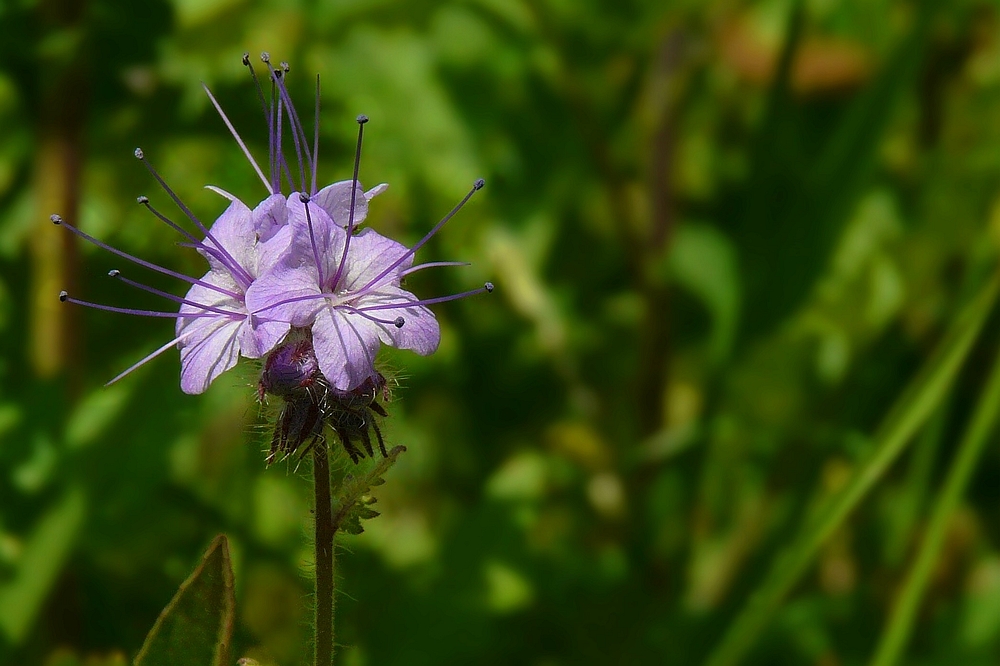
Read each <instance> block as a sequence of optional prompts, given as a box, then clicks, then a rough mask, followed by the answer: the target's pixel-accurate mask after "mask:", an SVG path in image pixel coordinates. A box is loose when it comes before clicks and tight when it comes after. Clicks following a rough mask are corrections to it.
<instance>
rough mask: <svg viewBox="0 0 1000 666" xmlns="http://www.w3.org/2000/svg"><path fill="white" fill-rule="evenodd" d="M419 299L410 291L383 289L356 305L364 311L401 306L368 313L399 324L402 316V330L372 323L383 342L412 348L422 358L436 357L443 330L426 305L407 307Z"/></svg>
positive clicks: (396, 288)
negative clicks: (375, 307) (373, 308)
mask: <svg viewBox="0 0 1000 666" xmlns="http://www.w3.org/2000/svg"><path fill="white" fill-rule="evenodd" d="M415 300H417V297H416V296H414V295H413V294H411V293H410V292H408V291H405V290H403V289H400V288H398V287H383V288H382V289H381V290H380V291H378V292H375V293H371V294H367V295H365V296H363V297H361V298H359V299H358V300H357V301H356V302H355V303H354V304H353V305H354V307H356V308H358V309H360V310H364V308H366V307H372V306H382V305H389V304H395V303H398V304H400V307H398V308H387V309H385V310H372V311H371V312H367V313H366V314H368V315H371V316H374V317H377V318H379V319H383V320H386V321H395V319H396V317H402V318H403V321H404V323H403V326H402V327H400V328H397V327H396V326H394V325H393V324H378V323H375V322H372V323H373V324H374V325H375V326H376V328H378V332H379V339H380V340H381V341H382V342H383V344H386V345H389V346H390V347H398V348H399V349H409V350H411V351H415V352H416V353H418V354H420V355H421V356H427V355H429V354H433V353H434V352H435V351H436V350H437V348H438V344H440V342H441V327H440V326H439V325H438V321H437V319H436V318H435V317H434V313H433V312H431V311H430V310H428V309H427V308H425V307H424V306H422V305H406V303H407V301H415ZM345 313H346V314H347V315H348V316H351V317H353V318H360V317H361V315H359V314H351V313H350V311H345Z"/></svg>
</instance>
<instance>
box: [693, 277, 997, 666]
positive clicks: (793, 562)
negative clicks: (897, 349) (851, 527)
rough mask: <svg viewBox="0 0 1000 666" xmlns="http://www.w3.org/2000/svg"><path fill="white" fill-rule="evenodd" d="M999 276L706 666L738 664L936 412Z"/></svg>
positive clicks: (956, 327)
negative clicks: (871, 451)
mask: <svg viewBox="0 0 1000 666" xmlns="http://www.w3.org/2000/svg"><path fill="white" fill-rule="evenodd" d="M998 285H1000V282H998V279H997V278H993V279H992V280H991V281H990V282H989V284H987V286H986V287H985V288H984V289H983V290H982V292H980V293H979V294H978V295H977V296H976V298H975V299H974V300H973V301H972V302H971V303H970V304H969V306H968V307H967V308H966V310H965V311H964V312H963V313H962V315H961V316H960V317H959V318H958V319H957V321H956V323H955V325H954V327H953V328H952V330H951V331H949V333H948V335H947V337H946V338H945V340H944V341H942V343H941V344H940V345H939V347H938V349H937V350H936V352H935V353H934V355H933V356H932V357H931V358H930V359H929V360H928V361H927V363H926V365H925V366H924V367H923V368H922V369H921V372H920V374H919V375H918V376H917V377H916V379H914V381H913V382H912V383H911V384H910V386H909V387H908V389H907V390H906V391H905V392H904V394H903V395H902V396H901V398H900V399H899V400H898V401H897V403H896V405H895V406H894V407H893V409H892V410H891V411H890V413H889V415H888V416H887V417H886V420H885V422H884V424H883V426H882V427H881V428H880V429H879V432H878V433H877V434H876V438H875V454H874V455H873V456H872V457H871V458H870V459H869V460H868V461H867V462H866V463H865V464H864V466H862V467H861V468H860V469H859V470H858V471H857V473H856V474H855V475H854V477H853V478H852V479H851V481H850V483H848V484H847V486H846V487H845V488H844V489H843V490H842V491H841V492H840V493H839V494H838V495H837V496H836V497H834V498H833V499H832V501H831V502H829V503H828V504H827V506H826V509H825V510H824V511H822V512H821V513H820V514H819V516H818V517H817V519H816V520H814V521H813V522H812V523H811V524H810V525H808V526H807V527H806V529H805V530H804V531H803V532H802V533H801V535H800V537H799V538H798V539H796V541H795V542H794V543H793V544H792V545H791V546H790V547H788V548H787V549H786V550H785V551H784V552H783V553H781V554H780V555H779V556H778V557H777V558H776V559H775V560H774V565H773V566H772V568H771V571H770V573H769V574H768V576H767V578H766V579H765V580H764V582H763V583H762V584H761V585H760V587H759V588H758V589H757V590H756V591H755V592H754V593H753V594H752V595H751V597H750V600H749V601H748V602H747V604H746V605H745V606H744V608H743V610H742V611H741V612H740V614H739V615H738V616H737V618H736V620H735V621H734V622H733V623H732V625H730V629H729V631H728V632H727V633H726V634H725V636H724V637H723V640H722V641H721V643H720V644H719V645H718V647H717V648H716V649H715V651H714V652H713V653H712V654H711V655H710V656H709V659H708V661H707V662H706V664H707V666H727V665H729V664H735V663H737V662H738V661H739V659H740V658H741V657H743V655H745V654H746V652H747V651H748V650H749V649H750V647H751V646H752V645H753V643H754V641H755V640H756V638H757V637H758V635H759V634H760V632H761V631H762V630H763V629H764V627H765V626H767V624H768V622H769V621H770V620H771V618H772V616H773V615H774V613H775V611H776V610H777V609H778V608H779V607H780V605H781V603H782V601H783V599H784V598H785V596H786V595H787V594H788V592H789V590H791V588H792V586H793V585H795V583H796V582H797V581H798V580H799V578H800V577H801V576H802V574H803V573H804V572H805V570H806V568H807V567H808V566H809V564H810V563H811V562H812V560H813V558H814V557H815V555H816V552H817V551H818V550H819V547H820V546H821V545H822V544H823V542H824V541H825V540H826V539H827V537H829V536H830V534H831V533H832V532H833V531H834V530H835V529H837V527H838V526H839V525H840V524H841V523H842V522H843V521H844V519H845V518H846V517H847V516H848V514H849V513H850V512H851V510H852V509H854V508H855V507H856V506H857V505H858V504H859V503H860V502H861V500H862V499H863V498H864V497H865V495H866V494H867V493H868V491H869V490H871V488H872V487H873V486H874V485H875V483H876V482H877V481H878V480H879V479H881V478H882V476H883V475H884V474H885V473H886V470H888V468H889V467H890V465H892V463H893V462H894V461H895V460H896V459H897V458H898V457H899V455H900V453H901V452H902V451H903V449H904V448H905V447H906V444H907V443H908V442H909V441H910V439H911V438H912V437H913V435H914V434H916V432H917V430H918V429H919V428H920V427H921V426H922V425H923V424H924V423H925V422H926V421H927V419H928V418H929V417H930V416H931V415H932V414H933V413H934V410H935V409H937V407H938V405H939V404H940V403H941V401H942V400H943V399H944V398H945V396H946V395H947V394H948V391H949V389H950V387H951V385H952V383H953V381H954V380H955V376H956V375H957V374H958V371H959V369H960V368H961V367H962V364H963V362H964V361H965V359H966V357H967V356H968V354H969V351H970V350H971V348H972V345H973V343H974V342H975V340H976V337H977V336H978V334H979V331H980V330H981V329H982V326H983V323H984V322H985V320H986V316H987V315H988V314H989V312H990V310H991V308H992V306H993V304H994V302H995V301H996V296H997V288H998Z"/></svg>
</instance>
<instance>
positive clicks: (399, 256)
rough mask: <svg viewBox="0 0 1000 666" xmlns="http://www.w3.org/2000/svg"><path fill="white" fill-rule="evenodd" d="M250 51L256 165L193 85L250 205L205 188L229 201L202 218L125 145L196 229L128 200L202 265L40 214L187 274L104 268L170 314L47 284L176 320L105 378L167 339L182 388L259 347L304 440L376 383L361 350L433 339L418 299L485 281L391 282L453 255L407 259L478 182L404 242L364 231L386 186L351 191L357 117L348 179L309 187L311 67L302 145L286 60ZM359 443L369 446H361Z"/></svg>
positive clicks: (195, 387) (314, 157)
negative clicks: (438, 288) (261, 135)
mask: <svg viewBox="0 0 1000 666" xmlns="http://www.w3.org/2000/svg"><path fill="white" fill-rule="evenodd" d="M261 60H262V61H263V62H264V64H265V65H266V66H267V70H268V73H269V75H268V78H269V79H270V82H271V84H272V85H271V96H270V101H268V100H267V98H266V97H265V95H264V93H263V89H262V88H261V85H260V81H259V80H258V78H257V75H256V72H255V71H254V68H253V66H252V65H251V64H250V61H249V56H248V55H244V58H243V62H244V64H245V65H247V66H248V68H249V70H250V73H251V76H252V77H253V80H254V83H255V85H256V88H257V92H258V98H259V100H260V103H261V107H262V110H263V115H264V119H265V121H266V123H267V127H268V162H267V167H268V169H267V173H266V174H265V172H264V170H263V169H261V167H260V166H259V165H258V163H257V161H256V160H255V159H254V157H253V155H252V154H251V151H250V149H249V148H248V147H247V145H246V144H245V143H244V141H243V140H242V138H241V137H240V136H239V134H238V133H237V131H236V129H235V128H234V127H233V125H232V123H231V122H230V121H229V118H228V117H227V116H226V114H225V112H224V111H223V110H222V108H221V106H220V105H219V103H218V102H217V101H216V99H215V97H214V96H213V95H212V93H211V91H210V90H209V89H208V88H207V87H205V92H206V94H207V95H208V97H209V100H210V101H211V102H212V104H213V106H214V107H215V109H216V110H217V111H218V113H219V115H220V117H221V118H222V120H223V122H224V123H225V125H226V127H227V128H228V129H229V131H230V133H231V134H232V136H233V138H234V139H235V140H236V143H237V144H238V145H239V147H240V149H241V150H242V151H243V153H244V155H245V156H246V157H247V160H248V161H249V163H250V165H251V166H252V168H253V169H254V171H255V172H256V173H257V175H258V177H259V178H260V180H261V182H262V183H263V185H264V188H265V190H266V192H267V194H266V196H265V198H264V199H263V200H262V201H261V202H260V203H259V204H258V205H257V206H256V207H254V208H253V209H251V208H250V207H249V206H247V205H246V204H245V203H243V202H242V201H240V200H239V199H238V198H236V197H235V196H233V195H231V194H229V193H228V192H225V191H224V190H222V189H219V188H216V187H212V186H209V189H212V190H213V191H215V192H217V193H218V194H220V195H221V196H223V197H225V198H227V199H228V200H229V202H230V203H229V206H228V207H227V208H226V210H225V211H224V212H223V213H222V214H221V215H220V216H219V217H218V219H217V220H216V221H215V222H214V223H213V224H212V225H211V228H208V227H206V225H204V224H202V222H201V221H200V220H199V219H198V218H197V217H195V215H194V214H193V213H192V212H191V210H190V209H189V208H188V207H187V206H186V205H185V204H184V203H183V202H182V201H181V200H180V198H179V197H178V196H177V195H176V194H175V193H174V192H173V190H171V189H170V187H169V186H168V185H167V184H166V182H164V180H163V179H162V178H161V177H160V175H159V174H158V173H157V171H156V170H155V169H154V168H153V167H152V166H151V165H150V164H149V163H148V162H147V161H146V158H145V155H144V154H143V152H142V151H141V150H138V149H137V150H136V151H135V155H136V157H137V158H138V159H139V160H140V161H141V162H142V163H143V164H144V165H145V166H146V167H147V169H148V170H149V172H150V174H151V175H152V176H153V178H154V179H155V180H156V181H157V183H159V185H160V186H161V187H162V188H163V190H164V191H165V192H166V194H167V195H168V196H169V198H170V199H172V200H173V202H174V203H175V204H176V205H177V207H178V208H179V209H180V210H181V211H182V212H183V214H184V215H185V216H186V217H187V218H188V219H189V220H190V221H191V223H192V224H193V225H194V226H195V227H196V228H197V230H198V232H199V233H198V235H195V234H193V233H191V232H189V231H188V230H187V229H185V228H184V227H182V226H181V225H179V224H177V223H176V222H174V221H173V220H171V219H170V218H168V217H167V216H166V215H164V214H162V213H160V212H159V211H158V210H156V209H155V208H153V207H152V205H151V204H150V202H149V199H148V198H147V197H144V196H143V197H139V199H138V201H139V203H140V204H142V205H143V206H145V207H146V208H147V209H148V210H149V211H150V212H151V213H152V214H153V215H154V216H155V217H157V218H158V219H159V220H161V221H163V222H164V223H166V224H168V225H169V226H171V227H172V228H173V229H175V230H176V231H177V232H178V233H179V234H181V235H182V236H183V237H184V239H185V242H182V243H180V244H181V245H183V246H186V247H189V248H193V249H195V250H196V251H198V252H199V253H200V254H201V255H202V256H203V257H204V258H205V259H206V260H207V261H208V264H209V270H208V272H207V273H205V274H204V275H203V276H201V277H200V278H193V277H189V276H186V275H183V274H180V273H177V272H175V271H172V270H170V269H167V268H164V267H161V266H157V265H155V264H152V263H150V262H147V261H145V260H143V259H139V258H138V257H134V256H132V255H129V254H127V253H125V252H122V251H121V250H117V249H115V248H112V247H110V246H108V245H105V244H104V243H102V242H101V241H98V240H97V239H95V238H93V237H91V236H89V235H87V234H86V233H84V232H82V231H80V230H78V229H76V228H75V227H73V226H71V225H68V224H65V223H64V222H63V220H62V218H60V217H59V216H58V215H54V216H52V219H53V221H54V222H56V223H57V224H62V225H63V226H64V227H65V228H67V229H69V230H70V231H72V232H73V233H75V234H77V235H79V236H80V237H82V238H84V239H85V240H88V241H90V242H92V243H95V244H97V245H99V246H100V247H102V248H104V249H106V250H108V251H110V252H113V253H114V254H117V255H118V256H120V257H122V258H124V259H126V260H128V261H131V262H133V263H136V264H138V265H140V266H142V267H144V268H147V269H150V270H153V271H157V272H160V273H163V274H166V275H169V276H171V277H174V278H177V279H179V280H183V281H185V282H187V283H188V284H190V287H189V289H188V292H187V294H186V295H185V296H184V297H183V298H181V297H178V296H175V295H173V294H170V293H168V292H164V291H161V290H158V289H155V288H153V287H149V286H147V285H144V284H141V283H139V282H136V281H134V280H131V279H129V278H126V277H124V276H123V275H122V274H121V272H120V271H118V270H114V271H111V273H110V275H111V276H112V277H114V278H117V279H119V280H121V281H122V282H124V283H126V284H128V285H130V286H133V287H136V288H139V289H143V290H145V291H148V292H151V293H153V294H156V295H158V296H160V297H163V298H166V299H168V300H171V301H173V302H174V303H177V304H178V305H179V311H178V312H162V311H156V310H136V309H130V308H120V307H115V306H109V305H102V304H96V303H91V302H88V301H83V300H80V299H77V298H73V297H70V296H69V295H68V294H67V293H66V292H62V293H61V294H60V300H62V301H65V302H71V303H76V304H78V305H85V306H89V307H94V308H98V309H102V310H107V311H112V312H119V313H124V314H133V315H146V316H153V317H168V318H174V319H176V326H175V336H176V337H174V339H172V340H171V341H170V342H168V343H167V344H165V345H163V346H162V347H160V348H159V349H157V350H156V351H154V352H153V353H151V354H149V355H148V356H146V357H145V358H143V359H142V360H141V361H139V362H138V363H136V364H134V365H133V366H131V367H130V368H128V369H127V370H125V371H124V372H123V373H121V374H119V375H118V376H117V377H115V378H114V379H112V380H111V381H112V382H114V381H117V380H118V379H120V378H122V377H124V376H125V375H127V374H128V373H130V372H132V371H133V370H135V369H136V368H138V367H140V366H141V365H143V364H145V363H146V362H148V361H150V360H151V359H153V358H155V357H156V356H158V355H160V354H162V353H163V352H165V351H167V350H168V349H170V348H171V347H173V346H175V345H176V346H177V347H178V348H179V349H180V356H181V388H182V389H183V390H184V391H185V392H187V393H201V392H202V391H204V390H205V389H207V388H208V386H209V385H210V384H211V383H212V382H213V381H214V380H215V379H216V378H217V377H219V376H220V375H221V374H222V373H223V372H225V371H226V370H229V369H230V368H232V367H233V366H234V365H236V363H237V362H238V361H239V358H240V357H241V356H242V357H246V358H251V359H256V358H262V357H263V358H265V361H264V373H263V374H262V376H261V381H260V383H259V390H260V392H261V396H262V397H263V396H264V395H265V394H268V393H271V394H274V395H278V396H282V397H285V398H286V399H289V397H290V396H298V397H299V398H301V397H302V396H303V395H308V396H310V397H309V398H308V400H307V401H306V402H304V403H302V404H306V405H307V406H305V407H302V408H299V409H294V410H291V411H290V412H289V413H290V414H292V416H289V417H287V418H283V423H285V425H286V426H287V427H288V428H291V429H293V430H295V431H297V432H298V431H301V432H299V434H302V436H303V437H305V436H309V435H314V434H315V433H314V432H313V431H314V428H315V425H316V423H318V422H319V423H321V422H322V419H323V418H325V417H324V413H323V412H324V410H325V411H326V412H330V411H331V408H330V405H331V404H336V405H339V408H350V409H354V408H355V407H356V404H355V403H356V399H357V396H358V395H364V396H368V395H369V393H371V398H370V400H367V399H366V400H364V401H362V402H367V403H374V401H375V398H376V397H377V396H376V394H377V393H378V391H379V390H380V388H379V389H377V388H376V387H384V386H385V379H384V378H383V377H382V375H381V374H380V373H379V372H378V371H377V370H376V369H375V356H376V354H377V352H378V349H379V346H380V345H381V344H385V345H390V346H394V347H399V348H402V349H410V350H413V351H415V352H417V353H418V354H425V355H426V354H430V353H432V352H433V351H434V350H435V349H436V348H437V346H438V343H439V341H440V329H439V327H438V323H437V320H436V319H435V318H434V315H433V313H432V312H431V311H430V310H429V309H428V308H427V306H428V305H431V304H433V303H439V302H443V301H447V300H452V299H455V298H461V297H463V296H468V295H471V294H475V293H481V292H483V291H492V289H493V285H491V284H489V283H487V284H486V285H485V286H484V287H483V288H481V289H476V290H473V291H470V292H465V293H461V294H454V295H450V296H443V297H439V298H432V299H425V300H420V299H418V298H417V297H416V296H414V295H413V294H412V293H410V292H409V291H406V290H404V289H403V288H402V279H403V277H404V276H406V275H407V274H409V273H412V272H414V271H418V270H421V269H424V268H431V267H435V266H452V265H461V264H460V263H459V262H434V263H427V264H421V265H417V266H414V265H413V256H414V254H415V253H416V252H417V250H419V249H420V247H422V246H423V245H424V243H426V242H427V240H428V239H429V238H430V237H431V236H433V235H434V234H435V233H436V232H437V231H438V230H439V229H440V228H441V227H442V226H443V225H444V224H445V223H446V222H447V221H448V220H449V219H451V217H452V216H454V215H455V213H457V212H458V210H459V209H460V208H461V207H462V206H463V205H464V204H465V203H466V202H467V201H468V200H469V199H470V198H471V196H472V194H473V193H474V192H476V191H477V190H479V189H481V188H482V186H483V181H482V180H481V179H480V180H478V181H476V183H475V185H474V187H473V188H472V190H470V192H469V194H468V195H466V197H465V198H464V199H463V200H462V201H461V203H459V204H458V206H456V207H455V208H454V209H453V210H452V211H451V212H450V213H449V214H448V215H447V216H445V218H444V219H442V220H441V222H439V223H438V225H437V226H435V227H434V228H433V229H432V230H431V232H430V233H428V234H427V236H425V237H424V238H423V239H422V240H421V241H420V242H418V243H417V244H416V245H414V246H413V247H412V248H409V249H408V248H406V247H405V246H404V245H401V244H400V243H397V242H396V241H393V240H391V239H389V238H386V237H385V236H382V235H381V234H379V233H377V232H375V231H374V230H372V229H370V228H365V229H363V230H359V228H360V225H361V224H362V223H363V222H364V220H365V218H366V216H367V214H368V205H369V202H370V201H371V200H372V198H374V197H375V196H377V195H378V194H380V193H381V192H383V191H384V190H385V188H386V187H387V186H386V185H385V184H382V185H379V186H376V187H374V188H372V189H370V190H367V191H365V190H364V189H363V188H362V187H361V184H360V183H359V181H358V170H359V167H360V157H361V140H362V136H363V130H364V124H365V123H366V122H367V121H368V119H367V118H366V117H365V116H359V117H358V123H359V131H358V143H357V149H356V152H355V160H354V174H353V177H352V178H351V179H350V180H344V181H340V182H335V183H333V184H331V185H328V186H326V187H323V188H322V189H318V188H317V186H316V183H317V178H316V172H317V165H318V154H319V129H318V119H319V78H318V77H317V80H316V125H315V127H314V131H313V141H312V147H311V148H310V145H309V140H308V137H307V135H306V132H305V127H304V126H303V124H302V121H301V119H300V118H299V115H298V113H297V111H296V110H295V107H294V105H293V104H292V101H291V98H290V96H289V94H288V90H287V88H286V86H285V78H286V75H287V74H288V71H289V68H288V66H287V65H286V64H284V63H282V64H281V65H280V66H279V67H277V68H276V67H274V66H273V65H272V64H271V60H270V57H269V56H268V55H267V54H266V53H265V54H262V56H261ZM283 132H284V134H283ZM289 135H290V137H291V141H290V142H291V144H292V145H293V147H294V155H295V160H294V162H293V165H295V166H296V167H297V168H296V169H290V167H289V160H288V159H286V150H285V146H286V144H287V143H289ZM288 154H290V153H288ZM285 185H287V190H286V191H291V194H289V195H287V196H286V195H285V194H283V192H282V188H283V186H285ZM199 237H200V239H199ZM290 331H292V333H289V332H290ZM272 350H274V351H273V352H272ZM269 353H270V355H268V354H269ZM109 383H110V382H109ZM313 385H316V386H319V387H322V389H323V390H322V392H321V393H322V398H321V399H320V398H317V397H316V396H317V395H318V394H316V393H315V392H314V393H308V392H307V393H306V394H303V393H302V391H301V390H300V389H304V388H308V387H311V386H313ZM369 389H371V391H369ZM359 392H360V393H359ZM300 402H301V400H300ZM307 403H308V404H307ZM375 404H377V403H375ZM308 405H311V406H308ZM365 408H369V407H368V405H365ZM379 409H381V408H379ZM338 432H339V431H338ZM286 435H287V433H286ZM365 437H366V438H367V429H365ZM292 439H295V437H293V438H292ZM379 439H380V440H381V437H379ZM365 442H366V443H367V439H365ZM346 446H347V444H346V443H345V447H346ZM380 446H381V441H380ZM280 448H285V447H284V445H282V447H280ZM366 448H367V449H369V453H370V444H369V445H367V446H366ZM352 457H354V456H353V454H352Z"/></svg>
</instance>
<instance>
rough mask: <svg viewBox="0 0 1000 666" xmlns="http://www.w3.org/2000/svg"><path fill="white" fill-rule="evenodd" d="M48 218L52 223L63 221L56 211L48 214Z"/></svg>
mask: <svg viewBox="0 0 1000 666" xmlns="http://www.w3.org/2000/svg"><path fill="white" fill-rule="evenodd" d="M49 219H50V220H52V224H62V221H63V219H62V217H61V216H60V215H57V214H56V213H52V214H51V215H49Z"/></svg>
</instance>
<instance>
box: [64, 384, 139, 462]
mask: <svg viewBox="0 0 1000 666" xmlns="http://www.w3.org/2000/svg"><path fill="white" fill-rule="evenodd" d="M130 395H131V390H130V389H129V388H128V387H126V386H124V385H122V384H117V385H115V386H109V387H103V386H102V387H101V388H98V389H96V390H95V391H94V392H92V393H91V394H90V395H88V396H87V397H86V398H84V399H83V400H81V401H80V403H79V404H78V405H77V406H76V409H74V410H73V413H72V414H71V415H70V417H69V420H68V421H67V423H66V445H67V446H68V447H69V448H79V447H82V446H86V445H87V444H90V443H92V442H93V441H94V440H95V439H97V437H99V436H100V434H101V433H102V432H103V431H104V430H105V429H106V428H107V427H108V426H109V425H111V423H112V422H113V421H114V420H115V418H117V417H118V415H119V414H120V413H121V411H122V409H123V408H124V407H125V405H126V403H127V401H128V398H129V396H130Z"/></svg>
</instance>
